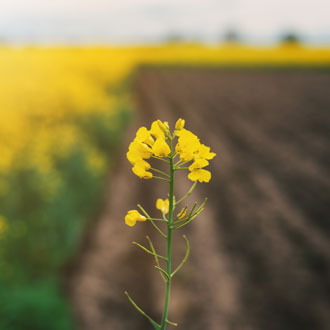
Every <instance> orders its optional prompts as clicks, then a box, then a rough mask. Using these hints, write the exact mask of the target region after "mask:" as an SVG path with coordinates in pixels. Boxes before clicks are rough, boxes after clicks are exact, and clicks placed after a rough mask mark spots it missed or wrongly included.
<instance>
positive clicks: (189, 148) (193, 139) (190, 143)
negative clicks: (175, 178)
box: [175, 128, 200, 162]
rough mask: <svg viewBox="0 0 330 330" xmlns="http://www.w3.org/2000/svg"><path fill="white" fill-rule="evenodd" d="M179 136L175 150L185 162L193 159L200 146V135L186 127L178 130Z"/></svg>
mask: <svg viewBox="0 0 330 330" xmlns="http://www.w3.org/2000/svg"><path fill="white" fill-rule="evenodd" d="M177 136H178V137H179V139H178V143H177V145H176V146H175V151H176V152H177V153H178V154H179V155H180V159H181V160H182V161H184V162H189V161H191V160H193V159H194V158H195V154H196V152H197V151H198V149H199V147H200V142H199V139H198V137H197V136H196V135H195V134H193V133H191V132H190V131H188V130H186V129H184V128H183V129H181V130H179V131H178V132H177Z"/></svg>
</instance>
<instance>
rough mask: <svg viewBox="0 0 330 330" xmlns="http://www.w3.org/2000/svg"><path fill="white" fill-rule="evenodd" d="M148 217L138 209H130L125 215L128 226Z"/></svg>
mask: <svg viewBox="0 0 330 330" xmlns="http://www.w3.org/2000/svg"><path fill="white" fill-rule="evenodd" d="M146 220H147V219H146V217H145V216H143V215H142V214H140V213H139V212H138V211H137V210H130V211H128V212H127V215H126V216H125V223H126V225H127V226H130V227H133V226H135V224H136V222H137V221H146Z"/></svg>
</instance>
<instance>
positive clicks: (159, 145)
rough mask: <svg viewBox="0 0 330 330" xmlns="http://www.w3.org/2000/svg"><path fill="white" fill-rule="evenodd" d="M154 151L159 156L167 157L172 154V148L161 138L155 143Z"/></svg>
mask: <svg viewBox="0 0 330 330" xmlns="http://www.w3.org/2000/svg"><path fill="white" fill-rule="evenodd" d="M152 151H153V153H154V155H155V156H157V157H167V156H168V155H169V154H170V152H171V149H170V147H169V146H168V144H167V143H166V141H165V140H164V139H162V138H159V139H157V140H156V142H155V143H154V144H153V146H152Z"/></svg>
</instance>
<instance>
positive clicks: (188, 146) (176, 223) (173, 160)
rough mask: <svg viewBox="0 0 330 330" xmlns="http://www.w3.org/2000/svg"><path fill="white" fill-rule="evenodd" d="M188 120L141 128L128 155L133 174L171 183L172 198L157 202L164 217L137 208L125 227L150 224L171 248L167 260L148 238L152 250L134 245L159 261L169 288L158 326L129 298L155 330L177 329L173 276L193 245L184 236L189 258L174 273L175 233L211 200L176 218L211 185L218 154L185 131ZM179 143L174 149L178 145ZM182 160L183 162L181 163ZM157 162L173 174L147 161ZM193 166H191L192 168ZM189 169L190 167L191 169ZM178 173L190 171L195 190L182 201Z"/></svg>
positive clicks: (157, 266)
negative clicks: (171, 313)
mask: <svg viewBox="0 0 330 330" xmlns="http://www.w3.org/2000/svg"><path fill="white" fill-rule="evenodd" d="M184 125H185V121H184V119H181V118H180V119H178V121H177V122H176V124H175V130H174V132H173V133H171V132H170V129H169V125H168V123H167V122H162V121H160V120H157V121H154V122H153V123H152V125H151V128H150V130H148V129H147V128H146V127H141V128H139V130H138V131H137V133H136V137H135V139H134V141H133V142H132V143H131V144H130V145H129V150H128V152H127V159H128V160H129V161H130V163H131V164H132V165H133V168H132V171H133V173H134V174H136V175H137V176H138V177H140V178H142V179H152V178H154V179H159V180H162V181H165V182H168V183H169V198H168V199H165V200H162V199H160V198H159V199H157V201H156V208H157V209H158V210H160V212H161V213H162V217H161V218H152V217H151V216H150V215H149V214H148V213H147V211H146V210H145V209H144V208H143V207H142V206H141V205H139V204H138V205H137V206H138V208H139V210H140V212H141V213H142V214H141V213H140V212H139V211H138V210H130V211H128V213H127V215H126V217H125V223H126V224H127V225H128V226H130V227H133V226H134V225H135V224H136V222H137V221H150V222H151V224H152V225H153V226H154V227H155V229H156V230H157V231H158V232H159V234H160V235H161V236H162V237H163V238H165V239H166V241H167V248H166V256H163V255H160V254H158V253H157V252H156V250H155V248H154V245H153V243H152V241H151V240H150V238H149V237H148V236H147V240H148V242H149V245H150V248H146V247H145V246H143V245H141V244H139V243H136V242H133V244H135V245H137V246H138V247H140V248H141V249H142V250H143V251H145V252H147V253H149V254H151V255H153V256H154V258H155V263H156V265H155V268H156V269H158V271H159V272H160V275H161V277H162V278H163V280H164V282H165V284H166V295H165V303H164V310H163V316H162V320H161V323H160V324H158V323H157V322H156V321H154V320H153V319H152V318H151V317H150V316H149V315H148V314H146V313H145V312H144V311H143V310H142V309H141V308H140V307H139V306H138V305H137V304H136V303H135V302H134V300H133V299H132V298H131V297H130V296H129V294H128V293H127V292H125V294H126V295H127V297H128V299H129V301H130V302H131V303H132V304H133V306H134V307H135V308H136V309H137V310H138V311H139V312H140V313H141V314H142V315H144V316H145V317H146V318H148V320H149V321H150V322H151V324H152V325H153V326H154V328H155V329H158V330H165V329H166V325H167V324H171V325H174V326H176V325H177V324H176V323H174V322H171V321H169V320H168V309H169V302H170V290H171V282H172V278H173V276H174V275H175V274H176V273H177V272H178V271H179V270H180V269H181V267H182V266H183V265H184V264H185V262H186V261H187V259H188V257H189V251H190V245H189V241H188V239H187V237H186V236H185V235H183V239H184V240H185V243H186V254H185V256H184V258H183V259H182V261H181V263H180V264H179V265H178V266H177V267H176V268H175V269H174V270H173V269H172V235H173V231H175V230H177V229H180V228H182V227H184V226H186V225H187V224H189V223H190V222H192V221H193V220H194V219H195V218H196V217H197V216H198V215H199V214H200V213H201V212H202V211H203V209H204V207H205V204H206V201H207V199H205V200H204V202H203V203H202V204H201V205H200V206H199V207H197V203H194V204H193V206H192V207H191V208H190V209H189V208H188V206H185V207H183V208H182V209H181V210H180V211H179V212H178V213H177V214H176V215H175V214H174V210H175V208H176V207H177V206H178V205H179V204H180V203H182V202H183V201H184V200H185V199H186V198H187V197H188V196H189V195H190V194H191V193H192V191H193V189H194V188H195V186H196V184H197V182H198V181H199V182H209V181H210V179H211V173H210V172H209V171H208V170H205V169H204V167H206V166H207V165H209V160H211V159H213V158H214V157H215V155H216V154H215V153H214V152H211V151H210V148H209V147H207V146H205V145H204V144H202V143H200V140H199V139H198V137H197V136H196V135H195V134H193V133H192V132H190V131H188V130H187V129H185V128H184ZM175 139H177V143H176V145H175V146H174V141H175ZM177 157H179V159H177ZM150 158H155V159H157V160H160V161H163V162H165V163H166V164H167V165H168V166H169V172H168V173H166V172H164V171H161V170H159V169H156V168H153V167H151V165H150V164H149V163H148V162H147V161H146V159H150ZM189 163H190V164H189ZM188 165H189V166H188ZM178 170H188V171H189V174H188V179H190V180H191V181H193V182H194V183H193V185H192V187H191V188H190V189H189V191H188V192H187V193H186V194H185V195H184V196H183V197H182V198H180V199H179V200H176V199H175V196H174V185H175V177H174V174H175V172H176V171H178ZM162 222H163V223H165V225H166V230H163V229H161V227H160V226H159V225H157V224H156V223H162ZM161 260H163V261H165V263H166V268H165V269H164V268H162V267H161V264H160V261H161Z"/></svg>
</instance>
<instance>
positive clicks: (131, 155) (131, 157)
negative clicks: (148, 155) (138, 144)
mask: <svg viewBox="0 0 330 330" xmlns="http://www.w3.org/2000/svg"><path fill="white" fill-rule="evenodd" d="M126 157H127V159H128V161H129V162H130V163H131V164H132V165H135V163H136V162H138V161H139V160H142V157H141V155H140V154H138V153H137V152H134V151H132V150H129V151H128V152H127V153H126Z"/></svg>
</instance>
